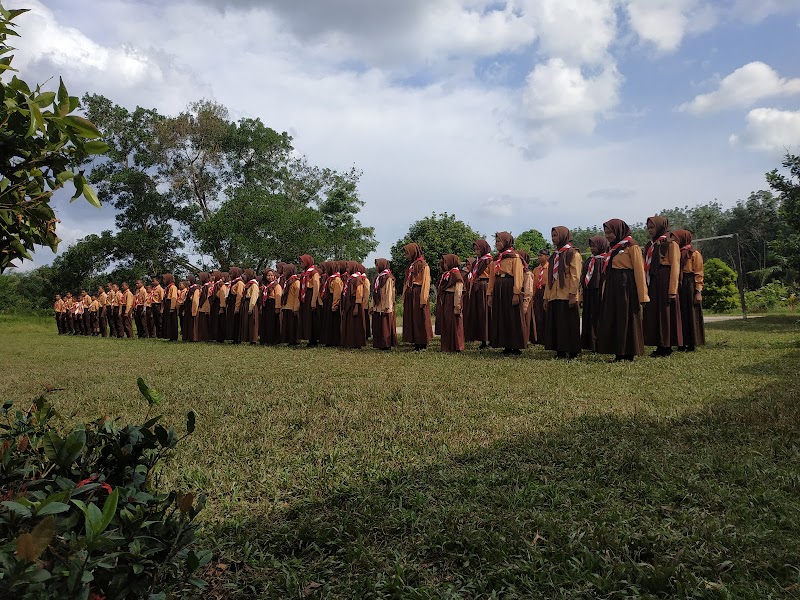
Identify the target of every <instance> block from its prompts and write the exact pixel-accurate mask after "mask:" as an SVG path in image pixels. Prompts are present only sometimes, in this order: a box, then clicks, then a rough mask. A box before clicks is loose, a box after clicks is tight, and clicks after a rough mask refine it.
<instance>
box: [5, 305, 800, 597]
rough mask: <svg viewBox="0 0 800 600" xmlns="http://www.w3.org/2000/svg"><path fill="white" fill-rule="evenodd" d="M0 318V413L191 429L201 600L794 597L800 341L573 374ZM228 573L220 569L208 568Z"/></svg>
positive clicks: (752, 324) (777, 337)
mask: <svg viewBox="0 0 800 600" xmlns="http://www.w3.org/2000/svg"><path fill="white" fill-rule="evenodd" d="M53 329H54V326H53V325H52V324H51V323H50V322H49V321H43V320H33V319H23V318H14V317H0V348H2V349H3V357H4V359H5V362H4V366H3V376H2V378H0V398H2V399H5V398H10V399H15V400H20V401H24V400H27V399H29V398H31V397H33V396H34V395H36V394H37V393H39V392H40V391H41V390H42V389H43V388H45V387H46V386H48V385H49V386H54V387H57V388H63V389H62V390H61V391H58V392H56V393H55V394H54V395H53V396H54V397H53V400H54V401H55V402H56V404H57V406H58V408H59V409H60V410H61V412H62V413H63V414H65V415H67V418H74V419H76V420H80V419H85V420H89V419H93V418H96V417H97V416H99V415H104V414H112V415H114V416H119V417H121V418H122V419H136V418H140V417H141V416H142V415H143V413H144V407H143V404H142V401H141V400H140V398H139V396H138V393H137V391H136V383H135V381H136V377H137V376H139V375H141V376H143V377H144V378H145V380H146V381H147V382H148V383H149V384H150V385H152V386H154V387H156V388H158V389H159V390H161V391H163V392H164V393H165V394H166V396H167V401H166V402H165V404H164V405H163V406H162V407H161V408H162V409H163V410H162V412H164V414H165V415H166V416H167V421H170V422H172V423H173V424H175V425H176V427H177V428H178V429H179V430H180V429H181V426H182V423H183V416H184V414H185V412H186V410H187V409H189V408H194V409H195V410H196V411H197V413H198V428H197V432H196V433H195V434H194V435H193V436H190V437H189V438H188V439H187V440H186V442H185V443H184V444H183V446H182V447H181V449H180V452H179V455H178V456H177V459H176V460H175V461H173V462H172V463H171V464H169V465H167V467H166V468H165V471H164V473H163V477H164V479H165V483H166V484H168V485H174V486H178V487H180V488H183V489H186V488H192V489H198V490H204V491H205V492H206V493H207V494H208V495H209V504H208V508H207V510H206V511H205V514H204V521H203V526H204V537H205V540H206V543H207V544H209V545H211V546H213V547H215V548H217V552H218V560H215V561H214V565H216V567H215V570H212V571H211V572H209V573H208V576H209V579H210V580H211V583H212V586H211V590H210V593H208V594H206V597H211V598H213V597H223V596H224V597H238V596H241V597H243V598H244V597H247V598H253V597H304V596H309V597H340V598H356V597H361V598H366V597H370V598H376V597H403V598H406V597H408V598H456V597H466V598H477V597H492V596H495V597H503V598H513V597H519V598H531V597H545V598H630V597H652V598H656V597H667V596H677V597H692V598H737V599H738V598H753V599H756V598H759V599H761V598H787V597H800V535H799V534H798V532H800V449H799V448H798V444H800V403H798V401H800V388H799V386H798V385H797V383H796V378H797V372H798V369H800V324H799V322H798V319H797V317H794V316H777V317H772V316H770V317H764V318H759V319H752V320H750V321H747V322H741V321H726V322H720V323H714V324H713V325H709V326H708V338H709V345H708V346H706V347H705V348H703V349H701V350H700V351H698V352H697V353H695V354H692V355H683V354H676V355H673V356H672V357H670V358H668V359H649V358H648V359H641V360H637V361H636V362H635V363H633V364H613V363H610V362H609V359H608V358H607V357H601V356H595V355H587V356H584V357H582V358H581V359H580V360H578V361H575V362H571V363H565V362H556V361H550V360H547V359H548V358H549V354H548V353H545V352H544V351H542V350H533V351H528V352H527V353H526V354H525V355H524V356H522V357H520V358H501V357H499V356H497V355H496V354H494V353H491V354H486V353H483V354H481V353H479V352H478V351H476V350H470V351H468V352H466V353H465V354H464V355H462V356H453V355H443V354H441V353H439V352H436V351H429V352H427V353H425V354H422V355H418V354H415V353H413V352H410V351H408V350H406V349H404V348H403V349H400V350H399V351H396V352H392V353H381V352H377V351H371V350H370V351H361V352H356V351H334V350H329V349H288V348H260V347H257V348H251V347H247V346H237V347H231V346H226V347H219V346H204V345H180V344H178V345H170V344H167V343H165V342H161V341H157V340H152V341H151V340H144V341H139V340H131V341H128V340H110V339H96V338H72V337H58V336H56V335H55V334H54V333H53V331H52V330H53ZM220 564H221V566H220Z"/></svg>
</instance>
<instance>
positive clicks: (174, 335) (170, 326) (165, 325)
mask: <svg viewBox="0 0 800 600" xmlns="http://www.w3.org/2000/svg"><path fill="white" fill-rule="evenodd" d="M162 319H163V321H162V330H163V331H164V339H167V340H171V341H173V342H174V341H177V340H178V311H177V309H176V310H169V309H167V311H166V312H165V313H163V314H162Z"/></svg>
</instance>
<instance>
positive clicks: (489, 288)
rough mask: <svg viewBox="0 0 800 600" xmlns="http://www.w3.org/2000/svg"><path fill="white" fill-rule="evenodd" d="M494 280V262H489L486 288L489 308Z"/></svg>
mask: <svg viewBox="0 0 800 600" xmlns="http://www.w3.org/2000/svg"><path fill="white" fill-rule="evenodd" d="M494 280H495V274H494V263H492V262H490V263H489V285H488V286H487V288H486V300H487V302H488V304H489V307H490V308H491V306H492V293H493V292H494Z"/></svg>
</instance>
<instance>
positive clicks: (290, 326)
mask: <svg viewBox="0 0 800 600" xmlns="http://www.w3.org/2000/svg"><path fill="white" fill-rule="evenodd" d="M298 321H299V318H298V316H297V313H296V312H294V311H293V310H289V309H288V308H287V309H285V310H284V309H282V310H281V341H282V342H283V343H284V344H290V345H295V344H297V328H298Z"/></svg>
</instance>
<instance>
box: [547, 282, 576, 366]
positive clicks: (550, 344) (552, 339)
mask: <svg viewBox="0 0 800 600" xmlns="http://www.w3.org/2000/svg"><path fill="white" fill-rule="evenodd" d="M553 285H558V283H554V284H553ZM546 312H547V315H546V316H545V321H544V347H545V349H546V350H555V351H556V352H566V353H568V354H578V353H579V352H580V351H581V312H580V309H579V308H578V305H577V304H576V305H575V306H573V307H570V305H569V301H568V300H551V301H550V302H548V303H547V311H546Z"/></svg>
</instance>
